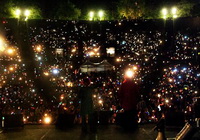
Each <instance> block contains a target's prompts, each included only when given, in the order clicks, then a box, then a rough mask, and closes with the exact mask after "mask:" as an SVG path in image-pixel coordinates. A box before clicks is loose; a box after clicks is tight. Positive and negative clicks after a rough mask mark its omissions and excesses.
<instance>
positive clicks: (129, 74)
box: [126, 70, 134, 78]
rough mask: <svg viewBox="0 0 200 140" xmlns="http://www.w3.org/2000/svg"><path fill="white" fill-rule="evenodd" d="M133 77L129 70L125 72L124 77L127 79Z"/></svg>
mask: <svg viewBox="0 0 200 140" xmlns="http://www.w3.org/2000/svg"><path fill="white" fill-rule="evenodd" d="M133 75H134V73H133V71H131V70H127V71H126V76H127V77H128V78H132V77H133Z"/></svg>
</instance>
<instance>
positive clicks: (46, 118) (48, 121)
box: [44, 116, 51, 124]
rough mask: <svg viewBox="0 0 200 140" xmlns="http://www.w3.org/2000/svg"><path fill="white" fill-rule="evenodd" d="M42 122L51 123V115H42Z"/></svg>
mask: <svg viewBox="0 0 200 140" xmlns="http://www.w3.org/2000/svg"><path fill="white" fill-rule="evenodd" d="M44 123H45V124H50V123H51V117H49V116H45V117H44Z"/></svg>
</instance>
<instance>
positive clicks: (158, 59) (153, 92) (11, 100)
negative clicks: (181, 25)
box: [0, 20, 200, 122]
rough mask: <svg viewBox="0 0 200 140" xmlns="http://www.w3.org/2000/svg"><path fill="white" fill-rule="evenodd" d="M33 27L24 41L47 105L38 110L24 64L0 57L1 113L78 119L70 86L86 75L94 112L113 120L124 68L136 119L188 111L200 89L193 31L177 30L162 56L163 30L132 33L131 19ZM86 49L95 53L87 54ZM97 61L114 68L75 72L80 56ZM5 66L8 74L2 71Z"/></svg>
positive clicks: (199, 43) (39, 100) (40, 101)
mask: <svg viewBox="0 0 200 140" xmlns="http://www.w3.org/2000/svg"><path fill="white" fill-rule="evenodd" d="M40 22H41V23H40V24H33V23H32V24H31V23H30V24H29V26H27V28H28V29H27V30H28V32H27V33H28V39H29V40H27V42H28V43H29V44H30V47H32V49H33V53H34V56H35V58H34V63H35V64H36V65H35V66H36V67H35V68H34V70H35V71H34V73H35V79H38V78H43V79H47V80H48V81H49V83H50V84H51V85H50V86H51V87H53V88H52V89H53V91H52V93H51V95H50V96H51V100H50V101H51V102H52V103H51V104H53V105H52V107H50V108H49V109H45V108H46V104H47V103H46V102H47V101H46V100H45V98H44V97H43V96H42V95H40V94H39V91H38V90H39V89H37V86H36V83H35V79H31V78H30V77H28V76H27V73H28V71H27V70H26V67H25V65H26V62H25V61H23V60H22V59H23V58H21V56H20V52H18V53H17V55H12V56H9V57H6V56H5V55H0V59H1V69H0V71H1V79H0V80H1V81H0V82H1V85H0V86H1V88H0V90H1V92H0V97H1V100H0V104H1V110H3V108H4V107H5V106H6V105H7V104H9V105H10V106H11V107H12V108H13V110H20V112H23V114H24V117H25V118H30V116H37V115H36V114H40V115H38V116H40V117H41V116H42V115H44V114H45V113H46V112H48V114H54V115H55V116H56V114H59V112H68V113H76V114H79V109H80V102H79V100H78V98H77V93H78V89H79V88H77V87H80V86H81V81H82V79H84V78H85V77H90V80H91V84H92V86H94V87H96V90H95V93H94V95H93V101H94V107H95V110H96V111H110V112H112V113H113V116H112V119H113V120H114V119H115V115H116V113H117V112H120V110H121V108H120V105H119V100H118V97H117V93H118V92H119V87H120V85H121V83H122V81H123V77H124V73H125V71H126V70H127V69H132V70H133V71H134V73H135V74H136V76H135V79H134V81H135V82H136V83H137V84H139V85H140V98H141V99H140V102H139V104H138V109H139V110H140V111H139V113H140V117H141V116H143V117H142V120H141V121H143V122H149V121H156V118H157V117H158V116H156V112H158V111H161V110H163V108H167V107H168V108H171V107H174V108H176V109H177V110H179V111H183V112H185V113H187V110H188V108H190V107H192V105H193V97H195V96H197V94H198V92H199V91H198V90H199V89H198V86H197V85H198V81H199V76H200V73H199V65H198V59H199V52H198V51H199V47H200V35H199V32H198V30H197V31H196V33H193V34H189V33H184V32H178V33H176V34H175V37H174V40H173V45H174V47H173V49H171V46H169V49H170V50H169V52H164V51H163V50H167V49H165V48H164V49H163V47H166V46H165V44H164V43H165V41H166V40H163V38H164V37H165V35H164V34H163V33H162V31H160V30H156V29H152V30H150V29H148V30H147V29H146V28H145V29H142V28H141V29H140V30H138V27H137V26H138V25H137V24H136V23H137V22H136V23H134V22H133V23H131V24H130V23H127V22H124V21H104V22H95V23H89V22H77V21H57V20H44V21H40ZM9 28H11V27H9V24H8V25H5V32H6V40H7V44H9V45H13V46H15V48H16V50H17V48H19V47H20V46H18V45H19V44H18V43H17V41H16V40H15V39H16V38H17V37H15V36H14V35H13V34H12V32H11V31H12V30H10V29H9ZM13 36H14V37H13ZM109 47H114V48H115V55H114V56H113V57H112V56H109V55H107V52H106V48H109ZM91 51H97V53H96V54H91ZM104 58H106V59H107V60H108V61H109V62H110V63H111V64H112V65H113V70H111V71H105V72H91V73H82V72H81V70H80V65H81V64H83V63H84V62H85V61H86V60H87V59H90V60H93V61H97V60H101V59H104ZM10 66H14V69H10V70H9V68H10ZM38 110H39V111H38ZM190 110H191V109H190ZM11 112H12V113H15V111H11ZM25 112H26V113H25ZM38 112H40V113H38ZM144 116H145V117H144ZM77 117H80V116H79V115H77ZM32 118H34V117H32ZM35 118H38V117H35ZM33 120H35V119H32V121H33ZM36 120H37V121H38V119H36ZM113 120H111V121H110V122H114V121H113ZM29 121H31V120H29Z"/></svg>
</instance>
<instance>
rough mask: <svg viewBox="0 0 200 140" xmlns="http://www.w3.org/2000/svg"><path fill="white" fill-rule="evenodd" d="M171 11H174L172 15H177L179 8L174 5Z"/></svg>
mask: <svg viewBox="0 0 200 140" xmlns="http://www.w3.org/2000/svg"><path fill="white" fill-rule="evenodd" d="M171 12H172V15H176V14H177V8H176V7H173V8H172V10H171Z"/></svg>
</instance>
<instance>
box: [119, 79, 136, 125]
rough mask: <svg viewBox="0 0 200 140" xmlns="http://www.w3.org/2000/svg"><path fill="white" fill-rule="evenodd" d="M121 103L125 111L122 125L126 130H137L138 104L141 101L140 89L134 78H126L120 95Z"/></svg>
mask: <svg viewBox="0 0 200 140" xmlns="http://www.w3.org/2000/svg"><path fill="white" fill-rule="evenodd" d="M118 98H119V102H120V104H121V107H122V108H123V109H124V113H123V115H122V122H121V125H122V127H124V128H125V129H135V128H137V124H138V123H137V102H138V99H139V87H138V85H137V84H135V83H134V82H133V80H132V77H128V76H125V80H124V81H123V83H122V84H121V87H120V90H119V93H118Z"/></svg>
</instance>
